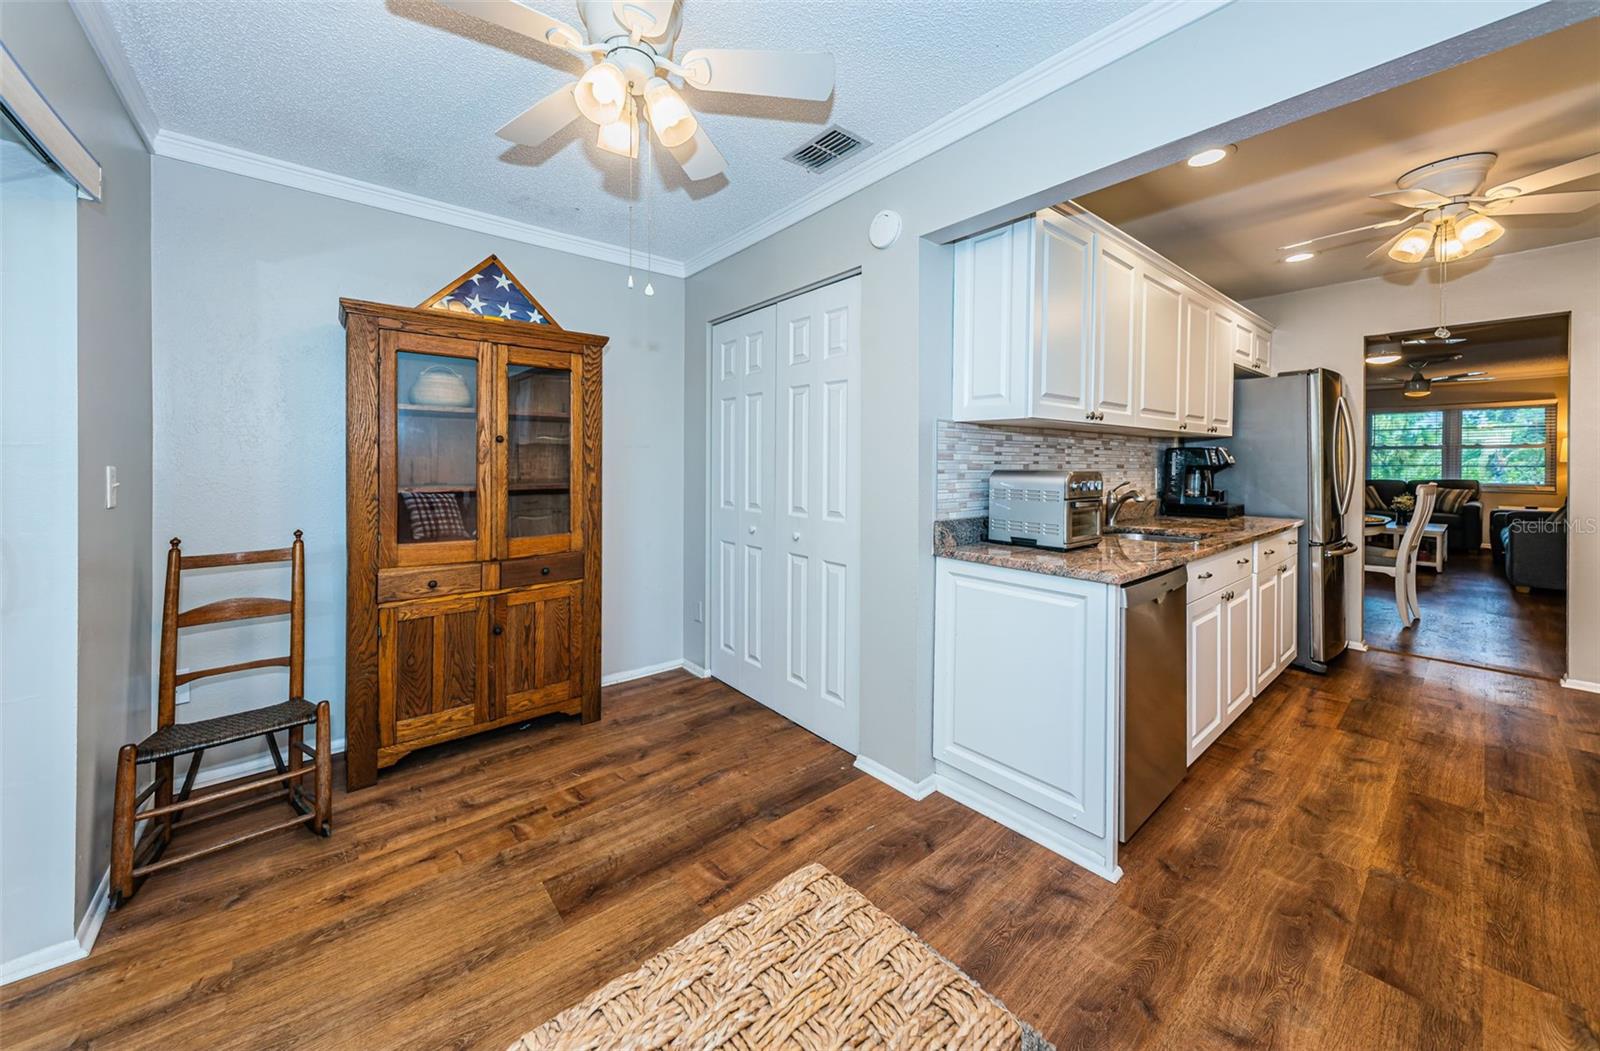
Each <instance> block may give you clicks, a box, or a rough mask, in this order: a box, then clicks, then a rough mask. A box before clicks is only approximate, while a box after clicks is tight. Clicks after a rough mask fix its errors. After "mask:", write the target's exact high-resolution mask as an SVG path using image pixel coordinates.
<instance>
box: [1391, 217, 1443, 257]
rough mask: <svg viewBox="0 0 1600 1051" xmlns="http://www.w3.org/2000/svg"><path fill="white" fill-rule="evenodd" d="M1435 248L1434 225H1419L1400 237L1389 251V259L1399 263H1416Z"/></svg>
mask: <svg viewBox="0 0 1600 1051" xmlns="http://www.w3.org/2000/svg"><path fill="white" fill-rule="evenodd" d="M1432 246H1433V224H1432V223H1418V224H1417V225H1416V226H1413V227H1412V228H1411V229H1409V230H1407V231H1406V232H1405V233H1403V234H1401V235H1400V240H1398V241H1396V242H1395V243H1394V245H1393V247H1391V248H1390V249H1389V258H1390V259H1393V260H1394V261H1395V262H1397V263H1416V262H1420V261H1421V260H1422V257H1423V256H1425V255H1427V254H1428V249H1429V248H1431V247H1432Z"/></svg>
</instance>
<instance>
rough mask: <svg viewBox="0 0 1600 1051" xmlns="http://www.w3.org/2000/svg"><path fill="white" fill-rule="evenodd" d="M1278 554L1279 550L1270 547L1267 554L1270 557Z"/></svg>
mask: <svg viewBox="0 0 1600 1051" xmlns="http://www.w3.org/2000/svg"><path fill="white" fill-rule="evenodd" d="M1277 553H1278V549H1277V548H1273V547H1269V548H1267V550H1266V554H1269V555H1276V554H1277Z"/></svg>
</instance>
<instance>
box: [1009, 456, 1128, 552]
mask: <svg viewBox="0 0 1600 1051" xmlns="http://www.w3.org/2000/svg"><path fill="white" fill-rule="evenodd" d="M1104 488H1105V483H1104V481H1103V480H1102V479H1101V477H1100V472H1099V471H996V472H994V473H993V474H991V475H990V476H989V539H990V540H991V541H993V542H995V543H1000V544H1025V545H1027V546H1030V547H1050V548H1056V549H1057V550H1061V551H1066V550H1068V549H1071V548H1075V547H1088V546H1091V545H1093V544H1098V543H1099V542H1100V533H1101V525H1102V523H1103V520H1104V517H1105V504H1104V499H1105V492H1104Z"/></svg>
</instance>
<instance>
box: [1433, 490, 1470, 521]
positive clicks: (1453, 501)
mask: <svg viewBox="0 0 1600 1051" xmlns="http://www.w3.org/2000/svg"><path fill="white" fill-rule="evenodd" d="M1471 499H1472V490H1471V489H1440V490H1439V499H1438V502H1437V506H1438V511H1439V513H1440V514H1442V515H1454V514H1460V513H1461V508H1462V507H1463V506H1464V505H1465V504H1466V503H1468V502H1469V501H1470V500H1471Z"/></svg>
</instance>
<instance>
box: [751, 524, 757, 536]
mask: <svg viewBox="0 0 1600 1051" xmlns="http://www.w3.org/2000/svg"><path fill="white" fill-rule="evenodd" d="M750 535H751V536H755V535H756V527H755V526H751V527H750Z"/></svg>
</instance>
